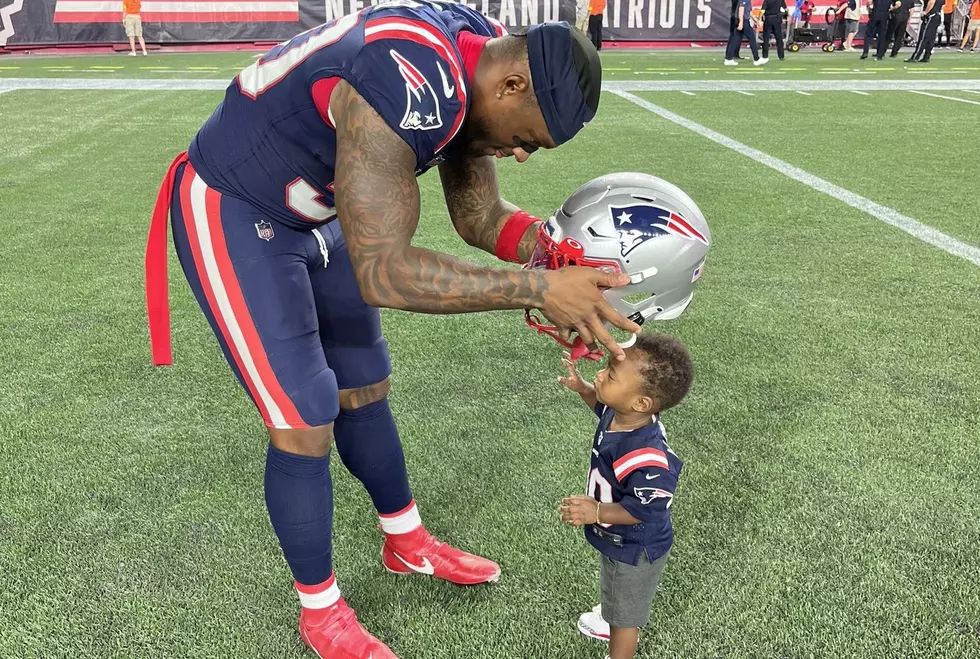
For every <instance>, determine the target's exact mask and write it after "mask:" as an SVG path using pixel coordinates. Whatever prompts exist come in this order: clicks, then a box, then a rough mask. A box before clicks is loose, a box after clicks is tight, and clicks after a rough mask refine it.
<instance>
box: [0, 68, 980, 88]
mask: <svg viewBox="0 0 980 659" xmlns="http://www.w3.org/2000/svg"><path fill="white" fill-rule="evenodd" d="M184 70H185V69H179V70H175V69H170V72H174V73H176V72H178V71H184ZM103 72H104V71H103ZM161 72H162V71H161ZM229 83H230V80H224V79H215V78H178V79H176V80H165V79H160V78H114V79H111V80H99V79H95V78H14V77H0V89H37V90H75V89H80V90H96V91H167V92H174V91H224V90H225V89H227V88H228V84H229ZM602 89H603V91H607V92H681V91H688V92H738V91H744V92H795V91H810V92H820V91H832V92H845V91H866V92H877V91H940V92H941V91H947V92H948V91H968V92H972V91H980V79H975V80H921V79H920V80H775V79H768V80H765V79H751V80H750V79H744V80H629V81H620V80H607V81H605V82H603V83H602Z"/></svg>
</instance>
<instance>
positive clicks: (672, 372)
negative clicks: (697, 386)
mask: <svg viewBox="0 0 980 659" xmlns="http://www.w3.org/2000/svg"><path fill="white" fill-rule="evenodd" d="M633 348H634V349H635V350H637V351H638V352H640V353H642V357H640V359H641V361H642V362H643V363H642V365H640V368H639V370H640V375H641V376H642V377H643V380H644V383H645V389H646V393H647V394H648V395H650V396H653V397H655V398H656V399H657V400H659V401H660V411H661V412H662V411H664V410H669V409H670V408H672V407H674V406H675V405H677V404H678V403H679V402H681V400H682V399H683V398H684V396H686V395H687V392H688V391H690V389H691V383H692V382H693V381H694V363H693V362H692V361H691V355H690V353H688V351H687V348H685V347H684V344H683V343H681V342H680V341H678V340H677V339H675V338H674V337H672V336H670V335H668V334H660V333H659V332H649V333H640V334H638V335H637V337H636V342H635V343H634V344H633Z"/></svg>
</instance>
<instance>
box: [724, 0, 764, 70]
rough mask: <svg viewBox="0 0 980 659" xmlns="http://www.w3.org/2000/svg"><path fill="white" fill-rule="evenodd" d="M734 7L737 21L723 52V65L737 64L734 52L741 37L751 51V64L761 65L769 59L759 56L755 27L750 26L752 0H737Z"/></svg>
mask: <svg viewBox="0 0 980 659" xmlns="http://www.w3.org/2000/svg"><path fill="white" fill-rule="evenodd" d="M735 9H736V11H737V17H736V18H737V20H738V22H737V23H736V24H735V32H733V33H732V35H731V37H729V39H728V48H727V49H726V52H725V66H737V65H738V60H736V59H735V53H736V51H737V50H738V46H739V44H740V43H741V41H742V39H743V38H745V39H747V40H748V42H749V49H750V50H751V51H752V64H753V66H761V65H763V64H765V63H766V62H768V61H769V60H768V59H766V58H765V57H763V58H760V57H759V45H758V44H757V43H756V41H755V29H754V28H753V27H752V0H738V4H737V5H736V7H735Z"/></svg>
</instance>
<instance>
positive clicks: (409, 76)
mask: <svg viewBox="0 0 980 659" xmlns="http://www.w3.org/2000/svg"><path fill="white" fill-rule="evenodd" d="M389 53H391V58H392V59H393V60H395V63H396V64H397V65H398V72H399V73H400V74H401V76H402V79H403V80H404V81H405V98H406V104H405V116H404V117H402V120H401V123H400V124H399V125H400V126H401V127H402V128H403V129H405V130H434V129H436V128H442V115H441V114H440V112H439V98H438V97H437V96H436V92H435V90H434V89H433V88H432V84H431V83H430V82H429V81H428V80H427V79H426V77H425V76H424V75H422V72H421V71H419V70H418V67H416V66H415V65H414V64H412V63H411V62H409V61H408V60H407V59H405V57H404V56H402V54H401V53H399V52H398V51H396V50H390V51H389Z"/></svg>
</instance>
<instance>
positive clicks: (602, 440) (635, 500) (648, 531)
mask: <svg viewBox="0 0 980 659" xmlns="http://www.w3.org/2000/svg"><path fill="white" fill-rule="evenodd" d="M595 413H596V414H597V415H598V416H599V426H598V428H596V431H595V438H594V439H593V442H592V462H591V466H590V467H591V468H590V469H589V484H588V490H587V492H588V494H589V495H591V496H593V497H595V499H596V500H597V501H601V502H603V503H618V504H620V505H621V506H622V507H623V508H625V509H626V511H627V512H628V513H629V514H630V515H632V516H633V517H635V518H636V519H638V520H640V522H641V523H640V524H636V525H633V526H627V525H620V524H602V525H592V526H586V527H585V537H586V538H588V540H589V542H590V543H592V545H593V546H594V547H595V548H596V549H598V550H599V551H601V552H602V553H603V554H605V555H606V556H609V557H610V558H613V559H615V560H617V561H621V562H623V563H629V564H631V565H636V564H637V562H638V560H639V557H640V554H641V552H643V551H646V553H647V559H648V560H649V561H651V562H652V561H654V560H656V559H657V558H659V557H660V556H663V555H664V554H665V553H667V550H668V549H670V546H671V544H672V543H673V540H674V531H673V528H672V527H671V525H670V504H671V503H673V501H674V490H675V489H676V488H677V479H678V478H679V477H680V474H681V467H682V466H683V462H682V461H681V459H680V458H678V457H677V455H676V454H675V453H674V452H673V451H672V450H671V448H670V446H668V445H667V437H666V434H665V432H664V427H663V425H662V424H661V423H660V420H659V419H655V420H654V422H653V423H651V424H650V425H647V426H643V427H642V428H637V429H636V430H631V431H623V432H611V431H609V430H608V428H609V423H610V422H611V421H612V419H613V416H615V412H614V411H613V410H611V409H607V408H606V406H605V405H603V404H602V403H599V404H598V405H596V407H595ZM617 541H620V542H621V544H617Z"/></svg>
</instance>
